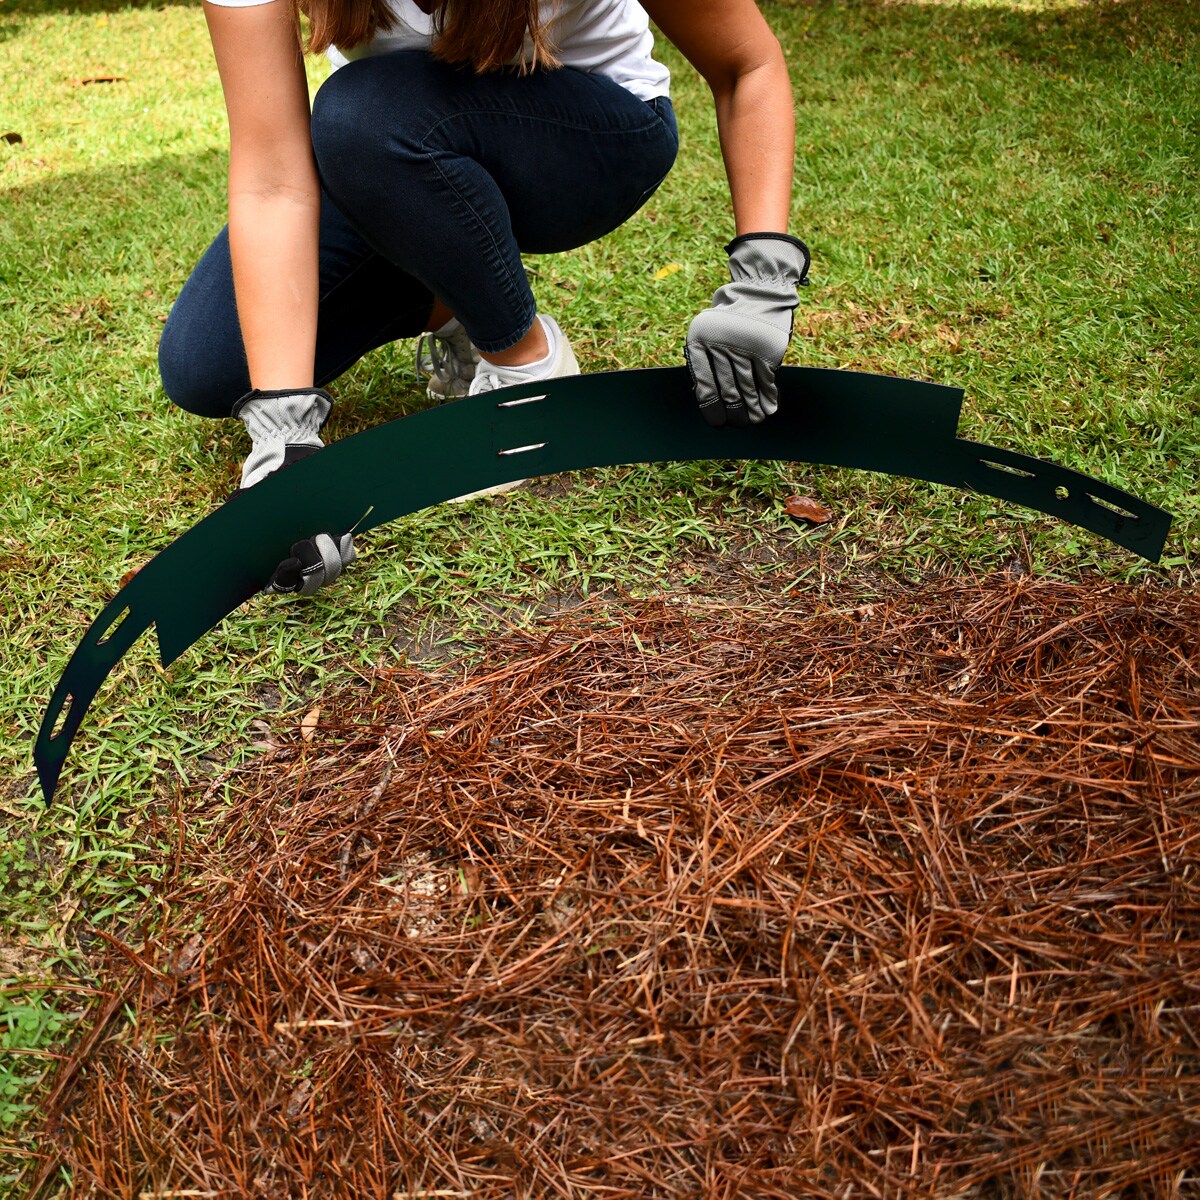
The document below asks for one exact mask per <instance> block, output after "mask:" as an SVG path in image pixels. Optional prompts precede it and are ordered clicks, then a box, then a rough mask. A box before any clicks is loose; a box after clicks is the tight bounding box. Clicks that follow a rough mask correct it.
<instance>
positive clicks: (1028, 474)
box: [979, 458, 1037, 479]
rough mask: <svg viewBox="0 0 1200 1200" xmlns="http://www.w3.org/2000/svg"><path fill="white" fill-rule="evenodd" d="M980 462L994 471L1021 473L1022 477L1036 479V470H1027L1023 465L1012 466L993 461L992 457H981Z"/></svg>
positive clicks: (1009, 473) (1008, 473)
mask: <svg viewBox="0 0 1200 1200" xmlns="http://www.w3.org/2000/svg"><path fill="white" fill-rule="evenodd" d="M979 462H980V464H981V465H982V466H985V467H991V469H992V470H993V471H1002V472H1003V473H1004V474H1005V475H1019V476H1020V477H1021V478H1022V479H1036V478H1037V472H1036V471H1026V470H1024V469H1023V468H1021V467H1010V466H1009V465H1008V463H1000V462H992V460H991V459H990V458H981V459H980V460H979Z"/></svg>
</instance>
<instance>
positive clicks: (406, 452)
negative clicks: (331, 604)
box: [34, 367, 1171, 801]
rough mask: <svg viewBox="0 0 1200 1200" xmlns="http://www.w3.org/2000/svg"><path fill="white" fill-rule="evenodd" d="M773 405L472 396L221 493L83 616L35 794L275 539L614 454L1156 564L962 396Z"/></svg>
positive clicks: (1139, 525)
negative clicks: (1036, 518) (776, 464)
mask: <svg viewBox="0 0 1200 1200" xmlns="http://www.w3.org/2000/svg"><path fill="white" fill-rule="evenodd" d="M778 383H779V411H778V412H777V413H776V414H775V415H774V416H772V417H770V418H769V419H768V420H767V421H765V422H764V423H763V424H761V425H756V426H750V427H748V428H732V427H729V426H725V427H722V428H714V427H713V426H710V425H708V424H707V422H705V421H704V419H703V418H702V417H701V416H700V414H699V411H698V409H697V407H696V401H695V397H694V394H693V391H692V386H691V380H690V378H689V376H688V372H687V369H686V368H685V367H661V368H651V369H644V370H630V371H613V372H606V373H598V374H592V375H577V376H572V377H568V378H563V379H553V380H548V381H546V382H544V383H540V384H536V385H533V384H526V385H521V386H519V387H513V388H507V389H504V390H502V391H495V392H485V393H482V394H481V395H478V396H469V397H466V398H465V399H462V400H456V401H453V402H451V403H448V404H444V405H441V406H439V407H437V408H433V409H429V410H428V411H426V412H421V413H417V414H415V415H412V416H406V417H402V418H398V419H397V420H394V421H389V422H387V423H386V424H383V425H379V426H377V427H375V428H373V429H368V430H365V431H363V432H362V433H358V434H355V435H354V436H352V437H348V438H345V439H344V440H342V441H340V442H336V443H334V444H333V445H330V446H326V447H325V448H324V449H322V450H321V451H319V452H318V453H317V454H314V455H311V456H309V457H308V458H305V459H302V460H301V461H300V462H297V463H295V464H293V465H292V466H290V467H288V468H287V469H286V470H283V471H280V472H279V473H278V474H276V475H273V476H271V477H269V478H267V479H265V480H263V481H262V482H261V483H259V484H258V485H256V486H255V487H253V488H250V489H248V490H247V491H245V492H243V493H241V494H240V495H237V496H235V497H234V498H232V499H231V500H229V501H228V502H227V503H225V504H223V505H222V506H221V507H220V508H218V509H217V510H216V511H215V512H213V513H211V514H210V515H209V516H207V517H205V518H204V519H203V520H202V521H200V522H199V524H197V525H196V526H195V527H194V528H192V529H190V530H188V532H187V533H185V534H183V535H182V536H180V537H179V538H177V539H176V540H175V541H174V542H172V543H171V544H170V545H169V546H167V547H166V548H165V549H164V550H162V551H161V552H160V553H159V554H157V555H156V556H155V557H154V558H153V559H151V560H150V561H149V562H148V563H147V564H146V565H145V566H144V567H143V568H142V569H141V570H140V571H138V573H137V574H136V575H134V577H133V578H132V579H131V580H130V581H129V582H128V583H127V584H126V585H125V586H124V587H122V588H121V590H120V591H119V592H118V593H117V595H116V596H115V597H113V599H112V600H111V601H110V603H109V604H108V605H107V606H106V607H105V608H104V610H103V611H102V612H101V613H100V615H99V616H98V617H97V618H96V620H95V621H94V622H93V623H92V625H91V626H90V628H89V629H88V631H87V633H86V634H85V635H84V637H83V640H82V641H81V642H80V644H79V646H78V647H77V648H76V650H75V652H74V654H73V655H72V657H71V660H70V662H69V663H68V664H67V667H66V670H65V671H64V672H63V674H62V677H61V679H60V680H59V682H58V685H57V687H56V688H55V690H54V694H53V696H52V697H51V700H50V703H49V705H48V707H47V710H46V713H45V715H44V717H43V719H42V724H41V728H40V730H39V732H38V736H37V740H36V742H35V745H34V761H35V763H36V765H37V771H38V777H39V779H40V781H41V785H42V791H43V794H44V795H45V797H46V800H47V801H49V800H50V799H51V798H52V797H53V795H54V790H55V788H56V786H57V784H58V778H59V774H60V772H61V771H62V768H63V765H64V763H65V762H66V758H67V753H68V751H69V749H70V746H71V741H72V739H73V738H74V736H75V734H76V732H77V731H78V729H79V727H80V724H81V723H82V721H83V718H84V715H85V713H86V712H87V709H88V706H89V705H90V704H91V702H92V700H93V699H94V698H95V696H96V694H97V692H98V691H99V689H100V687H101V685H102V684H103V683H104V680H105V679H106V678H107V677H108V675H109V673H110V672H111V671H112V670H113V668H114V667H115V666H116V664H117V663H118V662H119V661H120V659H121V656H122V655H123V654H124V653H125V652H126V651H127V650H128V649H129V647H130V646H132V645H133V643H134V642H135V641H137V639H138V638H139V637H140V636H141V635H142V634H143V633H144V632H145V631H146V630H147V629H148V628H149V627H150V626H151V625H153V626H154V628H155V630H156V632H157V635H158V649H159V656H160V658H161V659H162V663H163V665H164V666H167V665H168V664H170V663H171V662H173V661H174V660H175V659H176V658H178V657H179V655H181V654H182V653H183V652H184V651H185V650H187V649H188V647H190V646H191V645H192V644H193V643H194V642H196V641H197V640H198V639H199V638H201V637H203V635H204V634H206V633H207V632H209V631H210V630H211V629H213V628H214V627H215V626H217V625H218V624H219V623H220V622H221V621H222V620H223V619H224V618H225V617H227V616H228V615H229V614H230V613H232V612H233V611H234V610H235V609H237V608H238V607H239V606H240V605H242V604H244V603H245V602H246V601H247V600H249V599H250V598H251V597H253V596H254V595H255V594H256V593H258V592H259V591H261V589H262V588H263V587H264V586H265V585H266V583H267V582H268V581H269V580H270V578H271V576H272V573H273V572H274V570H275V568H276V566H278V564H279V562H280V560H281V559H282V558H284V557H286V552H287V549H288V547H289V546H291V544H292V543H293V542H295V541H298V540H300V539H302V538H307V537H311V536H312V535H313V534H314V533H317V532H321V531H328V532H331V533H341V532H344V531H346V530H348V529H351V528H353V529H354V530H355V531H356V532H363V531H365V530H368V529H372V528H374V527H375V526H377V525H382V524H384V523H386V522H388V521H392V520H394V519H395V518H397V517H400V516H404V515H406V514H408V513H413V512H417V511H419V510H420V509H423V508H427V507H428V506H430V505H433V504H438V503H441V502H442V501H445V500H450V499H453V498H454V497H456V496H461V495H464V494H466V493H468V492H474V491H478V490H480V489H482V488H488V487H492V486H494V485H497V484H502V483H509V482H512V481H513V480H518V479H526V478H531V477H533V476H539V475H551V474H555V473H557V472H560V471H578V470H583V469H585V468H589V467H604V466H616V465H619V464H629V463H655V462H681V461H691V460H696V459H760V460H779V461H788V462H801V463H814V464H820V465H824V466H837V467H854V468H858V469H860V470H867V471H880V472H884V473H886V474H890V475H903V476H908V477H910V478H913V479H922V480H926V481H928V482H931V483H942V484H949V485H950V486H952V487H958V488H966V489H968V490H971V491H975V492H981V493H983V494H985V495H988V496H994V497H997V498H999V499H1002V500H1009V501H1012V502H1014V503H1017V504H1022V505H1025V506H1027V507H1029V508H1033V509H1036V510H1038V511H1039V512H1043V513H1048V514H1050V515H1052V516H1055V517H1058V518H1060V519H1061V520H1063V521H1067V522H1069V523H1070V524H1072V525H1078V526H1081V527H1082V528H1084V529H1089V530H1091V531H1092V532H1093V533H1096V534H1099V535H1100V536H1101V537H1104V538H1107V539H1108V540H1109V541H1111V542H1114V543H1115V544H1117V545H1118V546H1122V547H1124V548H1125V549H1127V550H1131V551H1133V552H1134V553H1135V554H1139V555H1141V556H1142V557H1143V558H1146V559H1149V560H1151V561H1153V562H1157V561H1158V558H1159V556H1160V555H1161V553H1162V549H1163V545H1164V543H1165V541H1166V537H1167V531H1168V529H1169V528H1170V524H1171V516H1170V514H1169V513H1167V512H1165V511H1164V510H1162V509H1161V508H1157V507H1155V506H1154V505H1152V504H1147V503H1146V502H1145V501H1143V500H1140V499H1138V498H1137V497H1136V496H1133V495H1130V494H1129V493H1128V492H1124V491H1121V490H1120V489H1118V488H1115V487H1111V486H1110V485H1109V484H1106V483H1103V482H1101V481H1100V480H1096V479H1091V478H1089V477H1088V476H1086V475H1082V474H1080V473H1079V472H1077V471H1072V470H1068V469H1067V468H1065V467H1061V466H1058V465H1057V464H1055V463H1051V462H1046V461H1043V460H1041V459H1036V458H1031V457H1029V456H1028V455H1025V454H1019V453H1016V452H1014V451H1012V450H1004V449H1001V448H999V447H995V446H987V445H983V444H981V443H978V442H971V441H967V440H965V439H963V438H960V437H958V436H957V430H958V418H959V413H960V409H961V405H962V398H963V393H962V390H961V389H959V388H952V387H945V386H942V385H940V384H933V383H923V382H920V381H918V380H913V379H901V378H896V377H892V376H885V375H869V374H863V373H860V372H855V371H838V370H828V369H822V368H813V367H784V368H782V369H781V370H780V371H779V373H778Z"/></svg>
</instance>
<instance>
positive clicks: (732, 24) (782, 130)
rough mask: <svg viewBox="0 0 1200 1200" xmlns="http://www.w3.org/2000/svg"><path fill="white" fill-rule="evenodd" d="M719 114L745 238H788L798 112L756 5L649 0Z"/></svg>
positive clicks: (646, 4) (732, 0)
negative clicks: (777, 235) (779, 235)
mask: <svg viewBox="0 0 1200 1200" xmlns="http://www.w3.org/2000/svg"><path fill="white" fill-rule="evenodd" d="M642 7H643V8H645V10H646V11H647V12H648V13H649V14H650V17H651V19H652V20H653V21H654V23H655V24H656V25H657V26H658V27H659V29H661V30H662V32H663V33H664V34H665V35H666V37H668V38H669V39H670V40H671V41H672V42H673V43H674V45H675V46H676V47H678V49H679V51H680V53H682V54H683V55H684V57H685V58H687V60H688V61H689V62H690V63H691V64H692V66H694V67H695V68H696V70H697V71H699V72H700V74H701V75H702V76H703V77H704V79H705V82H706V83H707V84H708V86H709V88H710V89H711V90H712V94H713V100H714V101H715V103H716V108H717V128H718V130H719V132H720V136H721V154H722V157H723V158H724V160H725V170H726V173H727V175H728V176H729V191H730V196H731V197H732V200H733V213H734V220H735V222H736V228H737V232H738V233H739V234H742V233H785V232H786V231H787V226H788V215H789V209H790V207H791V195H792V170H793V165H794V157H795V136H796V135H795V128H796V125H795V111H794V106H793V100H792V87H791V82H790V80H789V79H788V72H787V63H786V61H785V60H784V57H783V51H782V50H781V49H780V46H779V42H778V40H777V39H776V37H775V35H774V34H773V33H772V32H771V29H770V26H768V25H767V23H766V21H765V20H764V19H763V16H762V13H760V12H759V10H758V6H757V5H756V4H755V3H754V0H642Z"/></svg>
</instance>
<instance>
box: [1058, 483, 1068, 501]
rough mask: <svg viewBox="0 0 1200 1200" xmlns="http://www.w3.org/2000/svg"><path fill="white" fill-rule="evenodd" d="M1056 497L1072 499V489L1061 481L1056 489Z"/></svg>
mask: <svg viewBox="0 0 1200 1200" xmlns="http://www.w3.org/2000/svg"><path fill="white" fill-rule="evenodd" d="M1054 498H1055V500H1070V498H1071V489H1070V488H1068V487H1066V486H1065V485H1064V484H1061V483H1060V484H1059V485H1058V487H1056V488H1055V489H1054Z"/></svg>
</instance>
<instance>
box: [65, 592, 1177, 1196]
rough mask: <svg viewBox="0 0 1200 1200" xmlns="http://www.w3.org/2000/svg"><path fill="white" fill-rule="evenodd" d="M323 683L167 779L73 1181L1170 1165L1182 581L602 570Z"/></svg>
mask: <svg viewBox="0 0 1200 1200" xmlns="http://www.w3.org/2000/svg"><path fill="white" fill-rule="evenodd" d="M322 714H323V715H322V717H321V719H320V721H319V723H318V724H316V725H315V727H314V726H313V725H312V723H311V722H310V723H309V724H308V725H307V726H305V727H304V728H303V729H294V730H292V731H290V732H288V733H286V734H284V733H281V734H279V735H277V736H278V738H279V742H278V744H277V745H276V746H275V747H274V748H273V749H272V750H271V751H270V752H269V753H266V754H265V755H264V757H262V758H261V759H260V760H259V761H257V762H255V763H254V764H252V765H251V766H250V767H248V768H243V769H242V770H241V771H240V772H238V773H236V774H235V775H234V776H233V777H232V780H231V782H232V785H233V787H234V791H235V793H236V798H235V802H234V803H233V804H232V805H231V806H225V807H224V808H218V806H217V805H216V802H215V800H214V799H213V798H212V797H211V796H209V797H207V798H205V797H204V796H202V795H200V794H197V795H194V796H191V797H185V798H184V802H183V805H182V808H181V810H180V813H179V814H178V818H179V821H180V829H179V836H178V841H177V849H176V850H175V854H174V859H173V861H172V862H171V863H170V864H169V866H168V870H167V872H166V877H165V881H164V882H163V884H162V886H161V888H160V894H159V896H158V901H157V904H156V906H155V908H154V909H153V910H152V912H150V913H149V914H148V916H147V927H146V934H145V941H144V943H143V944H141V945H139V946H136V947H135V946H134V945H114V946H113V948H112V950H111V953H110V955H109V957H108V959H107V961H106V964H105V968H104V971H103V973H102V984H103V987H102V991H103V995H102V997H101V999H100V1000H99V1001H98V1002H97V1006H96V1012H95V1020H94V1023H93V1029H92V1033H91V1034H90V1036H89V1038H88V1039H87V1040H86V1041H85V1042H84V1044H82V1045H81V1046H80V1047H79V1048H78V1049H77V1050H76V1052H75V1053H74V1054H73V1056H72V1057H71V1058H70V1059H69V1060H68V1061H67V1062H66V1063H65V1065H64V1066H63V1069H62V1070H61V1072H60V1075H59V1078H58V1084H57V1090H56V1092H55V1094H54V1097H53V1101H52V1103H51V1105H50V1107H49V1110H48V1111H49V1112H50V1113H51V1116H50V1118H49V1120H48V1124H47V1129H46V1135H45V1143H44V1144H45V1147H46V1151H47V1154H48V1155H51V1156H52V1157H51V1158H48V1160H47V1165H52V1161H53V1157H58V1158H60V1159H61V1161H62V1162H63V1163H64V1164H66V1165H67V1166H68V1167H69V1168H70V1170H71V1171H72V1172H73V1177H74V1180H75V1183H74V1186H73V1188H71V1189H68V1190H69V1191H70V1194H73V1195H104V1196H122V1197H135V1196H143V1197H168V1196H180V1197H182V1196H189V1197H242V1196H255V1197H259V1196H261V1197H272V1198H274V1197H333V1196H337V1197H342V1196H346V1197H350V1196H380V1197H391V1196H398V1197H413V1198H415V1197H419V1196H420V1197H460V1196H461V1197H474V1198H492V1197H496V1198H498V1197H511V1196H518V1197H582V1196H587V1197H592V1196H595V1197H606V1198H608V1197H613V1198H615V1197H706V1198H707V1197H713V1198H715V1197H732V1196H746V1197H788V1198H791V1197H797V1196H815V1197H826V1196H827V1197H851V1196H853V1197H859V1196H888V1197H908V1196H959V1195H962V1196H978V1197H1005V1196H1035V1195H1038V1196H1046V1197H1068V1196H1070V1197H1085V1196H1086V1197H1099V1196H1114V1197H1115V1196H1169V1195H1179V1196H1184V1195H1197V1194H1200V1168H1198V1166H1197V1163H1198V1162H1200V1151H1198V1150H1197V1147H1200V1038H1198V1035H1197V1030H1198V1024H1200V1022H1198V1015H1200V870H1198V866H1197V851H1198V849H1200V600H1198V599H1197V598H1196V597H1195V596H1191V595H1188V594H1184V593H1181V592H1178V591H1167V590H1155V589H1153V588H1144V589H1143V588H1133V587H1123V586H1095V587H1085V586H1077V585H1065V584H1053V583H1045V582H1038V581H1036V580H1030V579H1023V580H1012V579H1008V578H994V579H989V580H985V581H983V582H970V581H965V582H964V581H950V582H946V581H939V582H936V583H931V584H929V585H927V586H922V587H919V588H916V589H913V590H910V591H896V592H893V593H892V594H891V595H890V596H889V597H888V598H886V599H882V600H880V599H876V600H874V601H873V602H867V601H865V600H862V599H860V598H859V596H856V595H855V594H853V593H852V592H850V591H849V590H844V591H843V592H842V594H840V595H834V594H832V593H826V594H824V595H823V596H820V597H811V596H809V597H803V596H802V597H799V598H795V599H793V600H791V601H788V602H786V604H785V605H784V606H783V607H771V606H768V605H766V604H764V603H761V602H760V604H759V606H757V607H754V608H735V609H730V608H728V607H724V606H720V605H716V604H708V603H704V602H691V603H685V602H681V601H672V602H646V603H633V602H623V603H621V604H616V605H613V604H608V605H602V604H591V605H588V606H585V607H583V608H580V609H577V610H575V611H574V612H571V613H568V614H566V615H560V616H559V617H557V618H555V619H551V620H547V621H545V622H543V623H542V625H541V626H540V627H539V628H536V629H533V630H532V631H529V630H527V631H525V632H517V631H514V632H511V633H509V634H505V635H504V636H502V637H500V638H499V639H498V640H497V641H495V642H494V643H493V644H492V645H491V646H490V647H489V650H488V653H487V656H486V660H485V661H483V662H482V663H479V664H477V665H474V666H469V667H464V666H462V665H457V666H455V665H451V666H448V667H443V668H440V669H438V670H436V671H428V670H418V669H415V668H407V667H406V668H403V669H393V670H381V671H379V672H378V673H377V674H376V675H373V676H372V677H371V678H369V679H366V680H364V681H363V682H362V684H361V685H360V686H357V687H354V688H348V689H347V690H346V691H345V692H344V693H342V694H340V695H337V696H334V697H326V698H325V699H324V700H323V702H322ZM199 816H203V817H205V818H206V819H209V820H210V821H211V822H212V823H211V824H210V825H209V826H207V827H206V828H207V832H206V834H205V836H204V837H203V838H202V839H196V838H195V837H194V836H193V837H191V838H189V837H188V836H185V829H184V822H187V821H194V820H195V819H196V818H197V817H199ZM132 940H134V941H136V940H137V939H132ZM126 1013H129V1014H131V1016H130V1019H125V1018H124V1014H126ZM56 1177H57V1176H56ZM52 1187H53V1185H51V1188H52ZM64 1194H65V1192H64Z"/></svg>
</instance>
